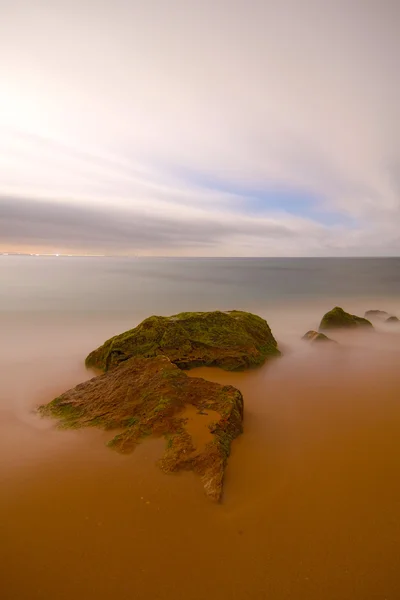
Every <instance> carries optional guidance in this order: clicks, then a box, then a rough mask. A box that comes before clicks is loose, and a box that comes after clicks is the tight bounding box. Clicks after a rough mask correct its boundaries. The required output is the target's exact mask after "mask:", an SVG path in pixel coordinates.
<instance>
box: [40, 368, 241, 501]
mask: <svg viewBox="0 0 400 600" xmlns="http://www.w3.org/2000/svg"><path fill="white" fill-rule="evenodd" d="M190 405H191V406H194V407H196V409H198V413H197V414H196V418H197V415H198V419H200V420H201V419H204V416H202V415H204V414H205V412H206V411H207V410H209V411H213V414H217V417H218V418H217V419H216V420H215V421H214V422H213V423H212V424H210V426H209V431H210V434H211V436H210V437H211V441H209V442H208V443H207V444H206V445H205V446H204V447H203V448H200V447H196V442H195V440H194V439H193V438H192V436H191V435H190V433H189V432H188V430H187V429H186V428H185V424H186V421H187V419H185V417H184V414H185V408H186V407H187V406H190ZM38 410H39V413H40V414H41V415H43V416H51V417H55V418H57V419H58V420H59V425H60V427H64V428H78V427H88V426H95V427H100V428H103V429H106V430H118V434H117V435H115V436H114V437H113V438H112V439H111V440H110V442H109V443H108V445H109V446H110V447H111V448H114V449H116V450H118V451H119V452H130V451H132V450H133V449H134V448H135V446H136V445H137V444H138V443H139V442H140V441H141V440H142V439H143V438H144V437H145V436H147V435H151V434H153V435H156V436H165V438H166V442H167V443H166V450H165V454H164V456H163V457H162V459H161V460H160V461H159V465H160V467H161V468H162V469H163V470H164V471H166V472H171V471H177V470H181V469H186V470H192V471H194V472H196V473H198V474H199V475H200V476H201V478H202V481H203V485H204V489H205V492H206V494H207V496H208V497H210V498H211V499H213V500H216V501H218V500H220V498H221V494H222V485H223V477H224V471H225V466H226V463H227V459H228V456H229V453H230V446H231V442H232V440H234V439H235V438H236V437H237V436H238V435H239V434H240V433H242V420H243V397H242V394H241V393H240V392H239V390H237V389H235V388H234V387H232V386H222V385H220V384H217V383H213V382H210V381H206V380H205V379H200V378H194V377H188V376H187V375H186V374H185V373H184V372H183V371H181V370H180V369H178V367H176V366H175V365H173V364H172V363H171V361H170V360H169V359H168V358H166V357H164V356H158V357H154V358H133V359H129V360H127V361H126V362H124V363H123V364H121V365H120V367H119V368H118V369H113V370H111V371H109V372H108V373H105V374H102V375H99V376H97V377H94V378H92V379H90V380H89V381H86V382H84V383H81V384H79V385H77V386H76V387H75V388H73V389H71V390H69V391H67V392H65V393H64V394H62V395H61V396H59V397H58V398H55V399H54V400H53V401H52V402H50V403H48V404H45V405H43V406H40V407H39V409H38ZM121 430H122V431H121Z"/></svg>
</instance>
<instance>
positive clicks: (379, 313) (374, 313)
mask: <svg viewBox="0 0 400 600" xmlns="http://www.w3.org/2000/svg"><path fill="white" fill-rule="evenodd" d="M387 316H389V313H387V312H386V310H367V312H366V313H365V315H364V317H366V318H367V319H370V318H374V317H380V318H383V317H387Z"/></svg>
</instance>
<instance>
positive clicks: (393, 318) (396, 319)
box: [385, 317, 400, 323]
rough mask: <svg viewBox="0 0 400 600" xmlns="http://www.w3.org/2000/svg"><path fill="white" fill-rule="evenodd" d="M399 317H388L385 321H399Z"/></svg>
mask: <svg viewBox="0 0 400 600" xmlns="http://www.w3.org/2000/svg"><path fill="white" fill-rule="evenodd" d="M399 321H400V319H398V318H397V317H389V318H388V319H386V321H385V323H399Z"/></svg>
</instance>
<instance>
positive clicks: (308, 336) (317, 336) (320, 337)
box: [302, 330, 336, 344]
mask: <svg viewBox="0 0 400 600" xmlns="http://www.w3.org/2000/svg"><path fill="white" fill-rule="evenodd" d="M302 339H303V340H306V341H307V342H313V343H314V342H334V343H335V344H336V342H335V340H331V338H328V336H327V335H325V334H324V333H319V332H318V331H313V330H311V331H307V333H305V334H304V335H303V337H302Z"/></svg>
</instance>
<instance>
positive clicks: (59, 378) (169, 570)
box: [0, 315, 400, 600]
mask: <svg viewBox="0 0 400 600" xmlns="http://www.w3.org/2000/svg"><path fill="white" fill-rule="evenodd" d="M125 326H126V324H125V323H122V322H119V321H115V322H113V323H109V324H107V325H104V324H103V325H102V327H100V328H99V323H97V322H95V321H93V322H90V321H87V322H86V323H85V327H82V324H81V323H79V322H78V321H77V320H74V319H71V321H70V322H69V321H68V320H63V322H62V323H60V322H59V319H57V320H55V319H53V320H52V318H51V315H50V316H49V315H44V316H43V317H42V319H39V318H37V319H36V320H35V322H34V323H32V322H31V321H29V320H28V319H27V320H26V321H24V319H23V318H22V319H21V318H19V319H18V322H16V321H12V320H11V321H10V319H8V318H7V319H6V318H4V319H2V321H1V327H2V333H3V339H6V340H7V344H2V346H1V349H0V371H1V372H0V377H1V388H0V515H1V518H0V542H1V543H0V592H1V594H0V596H1V598H4V599H5V600H39V599H43V600H53V599H57V600H58V599H59V600H64V599H65V600H67V599H68V600H69V599H71V598H74V599H75V600H81V599H82V600H83V599H85V600H87V599H92V598H93V599H104V600H105V599H109V598H111V597H114V596H115V597H119V598H121V599H128V598H129V599H130V598H134V599H135V600H141V599H145V598H146V600H147V599H149V598H151V599H153V598H154V599H161V600H164V599H165V600H170V599H174V600H176V599H185V600H188V599H190V600H191V599H193V600H197V599H198V600H200V599H204V598H209V599H214V598H215V599H217V598H218V600H220V599H221V598H224V599H225V598H226V599H240V600H241V599H247V598H248V599H252V600H253V599H254V600H255V599H262V598H272V599H273V600H283V599H295V600H321V599H325V600H338V599H340V600H347V599H348V600H365V599H367V600H369V599H371V600H373V599H377V600H378V599H379V600H384V599H387V600H392V599H393V600H396V599H398V598H399V597H400V573H399V567H398V564H399V542H400V478H399V473H400V369H399V365H400V331H399V329H396V328H394V329H390V330H389V329H388V328H387V329H386V330H382V331H380V332H373V333H368V334H358V333H352V334H341V335H340V336H337V339H338V340H339V341H340V342H341V343H340V345H338V346H335V347H332V346H330V345H329V347H320V346H314V347H311V346H308V345H307V344H305V343H304V342H298V343H294V342H293V340H292V338H290V339H289V337H288V338H287V339H286V340H285V339H283V347H285V349H286V353H285V356H284V357H283V358H281V359H279V360H277V361H274V362H273V363H270V364H268V365H266V366H264V367H263V368H261V369H259V370H256V371H253V372H250V373H239V374H232V373H225V372H222V371H219V370H215V369H197V370H196V371H193V372H192V373H191V375H193V376H203V377H206V378H208V379H211V380H214V381H219V382H223V383H230V384H233V385H235V386H237V387H238V388H240V389H241V391H242V392H243V394H244V399H245V422H244V426H245V433H244V435H243V436H241V438H239V439H238V440H236V441H235V443H234V444H233V451H232V455H231V457H230V460H229V465H228V469H227V474H226V483H225V495H224V501H223V503H222V504H221V505H214V504H212V503H210V501H209V500H207V498H206V497H205V496H204V494H203V490H202V485H201V483H200V481H199V480H198V478H197V477H196V476H195V475H193V474H190V473H187V474H177V475H165V474H163V473H162V472H161V471H160V470H158V468H157V467H156V466H155V461H156V460H157V458H158V457H159V456H160V454H161V453H162V448H163V442H162V440H150V441H147V442H145V443H143V444H141V445H140V447H139V448H138V449H137V450H136V451H135V452H134V453H133V454H132V455H130V456H121V455H118V454H117V453H115V452H112V451H111V450H109V449H107V448H106V447H105V445H104V443H105V442H106V441H107V440H108V439H109V437H110V436H109V435H108V434H105V433H104V432H101V431H97V430H82V431H59V430H57V429H55V427H54V423H53V422H52V421H47V420H41V419H39V418H38V417H37V416H36V415H35V413H34V408H35V406H36V405H37V404H38V403H40V402H42V401H46V400H49V399H51V398H53V397H54V396H55V395H57V394H58V393H59V392H61V391H64V390H65V389H67V388H68V387H71V386H72V385H75V384H76V383H78V382H80V381H82V380H83V379H85V378H87V377H88V376H90V374H88V373H87V372H86V371H85V370H84V368H83V367H82V358H83V357H84V356H85V354H86V352H87V351H89V350H90V349H91V348H92V347H94V346H95V345H96V344H97V343H98V342H100V341H102V340H104V339H105V338H106V337H107V336H108V335H111V334H112V333H114V331H120V330H123V329H124V328H126V327H125ZM301 330H303V324H301ZM39 333H40V334H39ZM298 337H299V336H298V335H297V334H296V339H298ZM60 339H62V343H61V344H60V342H59V343H58V344H57V343H56V342H57V340H60ZM293 339H294V338H293ZM292 342H293V343H292ZM189 416H190V415H189ZM210 417H211V416H210ZM203 418H206V417H203ZM193 421H194V419H193ZM200 433H201V440H204V439H205V438H204V436H206V435H207V433H206V431H202V432H200ZM199 439H200V438H199Z"/></svg>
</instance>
